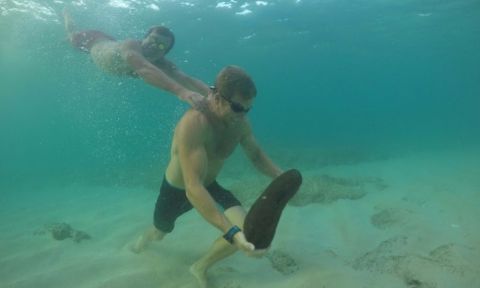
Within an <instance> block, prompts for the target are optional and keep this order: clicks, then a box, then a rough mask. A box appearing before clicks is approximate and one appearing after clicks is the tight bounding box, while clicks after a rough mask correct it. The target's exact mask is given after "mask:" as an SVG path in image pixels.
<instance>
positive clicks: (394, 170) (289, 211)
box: [0, 0, 480, 288]
mask: <svg viewBox="0 0 480 288" xmlns="http://www.w3.org/2000/svg"><path fill="white" fill-rule="evenodd" d="M64 9H67V11H68V12H69V14H71V17H72V19H73V20H74V22H75V24H76V27H77V29H78V30H82V29H97V30H101V31H103V32H105V33H107V34H109V35H111V36H113V37H114V38H116V39H119V40H123V39H142V38H143V37H144V35H145V33H146V32H147V31H148V29H149V27H151V26H154V25H165V26H167V27H169V28H170V29H171V30H172V31H173V32H174V34H175V37H176V38H175V39H176V41H175V46H174V47H173V49H172V51H170V52H169V54H168V55H167V58H168V59H169V60H171V61H172V62H174V63H175V64H176V65H177V66H178V67H179V68H180V69H181V71H183V72H185V73H187V74H189V75H192V76H193V77H195V78H198V79H200V80H202V81H204V82H205V83H207V84H208V85H212V84H214V79H215V77H216V75H217V73H218V72H219V71H220V70H221V69H222V68H223V67H225V66H226V65H238V66H240V67H242V68H244V69H245V70H246V71H247V72H248V73H249V74H250V75H251V76H252V78H253V80H254V81H255V84H256V86H257V90H258V93H257V97H256V99H255V101H254V103H253V108H252V110H251V111H250V112H249V113H248V117H249V119H250V122H251V124H252V127H253V131H254V134H255V136H256V138H257V140H258V142H259V143H260V144H261V146H262V148H263V149H264V150H265V151H266V153H267V154H268V155H269V156H270V158H271V159H272V160H273V161H274V162H275V163H276V164H278V166H279V167H281V169H284V170H287V169H290V168H296V169H298V170H299V171H300V172H301V173H302V177H303V184H302V186H301V188H300V190H299V191H298V193H297V194H296V195H295V197H294V198H292V199H291V200H290V202H289V203H288V206H287V207H286V208H285V209H284V210H283V214H282V218H281V220H280V222H279V223H278V224H279V225H278V227H277V230H276V234H275V238H274V240H273V242H272V246H271V248H270V250H269V252H268V254H267V256H266V257H263V258H261V259H258V260H257V259H256V260H252V259H251V258H250V257H246V256H245V255H244V253H236V254H235V255H232V257H229V258H227V259H225V260H224V261H222V262H220V263H218V264H217V265H215V266H213V267H212V268H211V269H210V270H208V273H207V277H208V281H210V284H212V285H211V286H208V287H211V288H260V287H261V288H314V287H323V288H356V287H358V288H360V287H369V288H386V287H387V288H452V287H459V288H478V287H479V283H480V276H479V275H480V245H479V244H480V230H479V229H478V219H479V218H480V211H479V209H478V203H480V177H479V175H480V121H479V118H480V117H479V110H480V37H479V35H480V1H479V0H422V1H413V0H401V1H400V0H262V1H248V0H245V1H242V0H230V1H207V0H198V1H197V0H179V1H176V0H171V1H167V0H105V1H94V0H75V1H64V0H53V1H28V0H0V243H1V245H0V287H1V288H31V287H35V288H38V287H48V288H66V287H75V288H112V287H113V288H131V287H141V288H153V287H162V288H195V287H199V286H198V284H203V280H204V279H202V277H201V276H204V275H203V274H202V273H199V272H198V271H199V270H200V269H198V267H199V266H198V265H197V266H196V267H197V269H196V270H195V269H194V270H191V269H192V268H191V267H192V266H191V265H192V264H193V263H197V264H198V262H196V261H198V259H200V257H201V256H202V255H204V253H205V251H207V250H208V249H209V247H210V245H211V243H212V241H214V239H218V238H219V237H221V235H222V233H223V232H221V231H219V230H218V229H215V227H213V226H212V225H210V224H209V223H208V222H207V221H206V220H205V219H204V218H202V217H201V216H200V215H199V214H198V213H197V211H195V209H193V211H191V212H189V213H185V214H184V215H182V217H179V218H178V220H177V222H176V226H175V230H174V231H173V233H171V234H169V236H168V237H165V239H164V240H162V241H161V243H152V245H150V246H148V247H145V250H144V251H142V253H139V254H137V253H132V251H131V250H132V249H131V248H132V247H134V248H135V247H137V246H138V245H135V243H137V244H138V243H139V242H135V241H136V239H139V238H138V237H139V235H142V233H143V231H145V229H146V228H147V227H151V225H152V215H153V210H154V207H155V203H156V202H155V201H156V199H157V197H159V192H158V191H159V188H160V186H161V184H162V180H163V177H164V173H165V168H166V166H167V163H168V161H169V157H170V145H171V139H172V135H173V131H174V129H175V125H176V123H177V121H178V120H179V119H180V118H181V117H182V115H183V114H184V112H185V111H187V110H188V109H189V106H188V105H187V104H186V103H184V102H181V101H179V100H178V98H177V97H175V96H173V95H171V94H168V93H166V92H164V91H162V90H160V89H157V88H154V87H153V86H150V85H148V84H147V83H145V82H144V81H143V80H142V79H135V78H129V77H119V76H113V75H110V74H107V73H104V72H103V71H101V70H100V69H99V68H98V67H97V66H96V65H95V64H94V63H93V61H92V60H91V58H90V57H89V55H88V54H86V53H83V52H81V51H79V50H78V49H75V48H73V47H72V45H70V43H69V41H68V38H67V34H66V32H65V28H64V23H63V12H62V11H63V10H64ZM238 150H240V149H238ZM218 181H219V183H221V184H222V185H224V187H225V188H226V189H229V190H231V191H232V194H233V195H235V196H236V197H237V198H238V200H239V201H240V202H241V203H242V204H243V207H245V210H248V208H249V206H250V205H252V203H253V202H254V201H255V199H257V197H258V195H259V194H260V193H261V192H262V191H263V190H264V189H265V187H267V185H268V184H269V182H270V181H271V179H270V178H268V177H263V176H262V174H261V173H258V171H256V170H255V169H254V165H251V163H249V162H248V160H247V157H244V155H243V154H242V153H240V152H235V153H234V154H233V156H232V157H231V159H228V160H227V161H226V163H225V167H224V169H223V171H222V173H221V174H220V175H219V177H218ZM172 190H174V189H173V188H172ZM162 193H163V192H162ZM162 195H163V194H162ZM270 199H271V198H270ZM270 202H273V201H270ZM272 211H273V210H272ZM218 215H219V214H218ZM240 221H241V220H239V221H238V222H239V223H240ZM132 245H133V246H132ZM133 250H139V249H133ZM134 252H138V251H134ZM191 271H193V272H192V273H191ZM195 271H196V272H197V273H195ZM205 286H206V285H202V286H201V287H205Z"/></svg>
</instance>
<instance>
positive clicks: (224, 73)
mask: <svg viewBox="0 0 480 288" xmlns="http://www.w3.org/2000/svg"><path fill="white" fill-rule="evenodd" d="M215 88H216V90H217V91H218V93H220V94H221V95H222V96H223V97H225V98H227V99H232V97H233V96H234V95H235V93H239V94H240V95H241V96H242V97H243V98H244V99H251V98H253V97H255V96H256V95H257V88H256V87H255V83H254V82H253V80H252V78H250V76H249V75H248V74H247V73H246V72H245V71H244V70H243V69H242V68H240V67H238V66H227V67H225V68H223V69H222V70H221V71H220V73H218V75H217V79H216V80H215Z"/></svg>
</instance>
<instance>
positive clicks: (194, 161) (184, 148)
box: [177, 112, 232, 232]
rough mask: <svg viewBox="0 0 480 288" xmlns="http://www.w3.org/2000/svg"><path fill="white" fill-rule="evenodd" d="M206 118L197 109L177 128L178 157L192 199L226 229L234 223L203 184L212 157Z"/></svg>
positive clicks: (198, 207)
mask: <svg viewBox="0 0 480 288" xmlns="http://www.w3.org/2000/svg"><path fill="white" fill-rule="evenodd" d="M204 121H205V120H204V119H201V116H200V115H198V113H195V112H193V113H189V114H187V115H186V116H185V117H184V119H182V123H181V124H180V125H179V127H178V128H177V129H178V131H177V133H178V135H177V137H178V138H177V145H178V156H179V160H180V166H181V168H182V175H183V180H184V183H185V190H186V195H187V198H188V200H189V201H190V203H192V205H193V207H195V209H197V210H198V212H199V213H200V214H201V215H202V216H203V217H204V218H205V220H207V221H208V222H210V223H211V224H212V225H214V226H215V227H217V228H218V229H220V230H221V231H223V232H226V231H228V229H230V227H231V226H232V224H231V223H230V221H228V219H227V218H226V217H225V216H224V215H223V214H222V213H220V211H219V210H218V209H217V207H216V205H215V201H214V200H213V198H212V197H211V196H210V193H208V191H207V189H205V186H204V183H203V181H204V179H205V177H206V174H207V170H208V158H207V152H206V151H205V145H204V141H205V137H206V135H205V134H206V128H205V123H204Z"/></svg>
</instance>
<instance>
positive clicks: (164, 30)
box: [145, 26, 175, 54]
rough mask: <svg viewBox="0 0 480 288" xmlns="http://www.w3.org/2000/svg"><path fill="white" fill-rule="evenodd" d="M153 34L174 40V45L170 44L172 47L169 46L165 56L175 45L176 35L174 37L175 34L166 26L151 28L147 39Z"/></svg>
mask: <svg viewBox="0 0 480 288" xmlns="http://www.w3.org/2000/svg"><path fill="white" fill-rule="evenodd" d="M153 32H156V33H158V34H160V35H163V36H166V37H169V38H170V39H172V43H171V44H170V46H168V47H167V49H165V54H167V53H168V52H169V51H170V50H171V49H172V48H173V45H174V44H175V35H173V32H172V31H171V30H170V29H168V28H167V27H165V26H153V27H150V29H148V31H147V34H145V38H147V36H148V35H150V34H151V33H153Z"/></svg>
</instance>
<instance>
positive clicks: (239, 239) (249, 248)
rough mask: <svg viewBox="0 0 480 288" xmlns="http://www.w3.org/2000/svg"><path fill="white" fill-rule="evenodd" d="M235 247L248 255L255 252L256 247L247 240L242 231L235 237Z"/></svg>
mask: <svg viewBox="0 0 480 288" xmlns="http://www.w3.org/2000/svg"><path fill="white" fill-rule="evenodd" d="M233 245H235V246H236V247H237V248H238V249H240V250H242V251H243V252H245V253H247V255H248V253H252V252H253V251H254V250H255V245H253V244H252V243H250V242H248V241H247V238H245V234H243V232H242V231H240V232H238V233H237V234H235V236H233Z"/></svg>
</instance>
